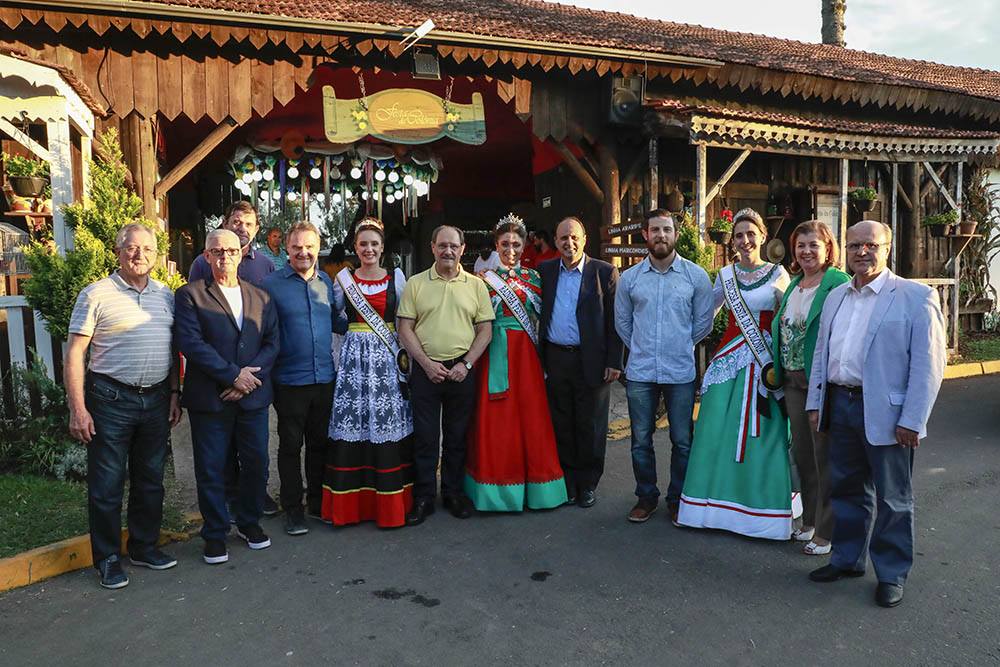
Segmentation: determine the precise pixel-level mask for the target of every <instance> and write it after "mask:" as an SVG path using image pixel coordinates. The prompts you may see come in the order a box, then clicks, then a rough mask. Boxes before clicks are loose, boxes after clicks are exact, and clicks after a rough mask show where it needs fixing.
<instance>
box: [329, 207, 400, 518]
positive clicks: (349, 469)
mask: <svg viewBox="0 0 1000 667" xmlns="http://www.w3.org/2000/svg"><path fill="white" fill-rule="evenodd" d="M384 244H385V233H384V231H383V228H382V223H381V222H379V220H377V219H376V218H364V219H362V220H360V221H359V222H358V224H357V227H356V228H355V233H354V249H355V251H356V252H357V255H358V259H359V260H360V266H359V267H358V268H357V269H356V270H354V271H352V270H351V269H350V268H349V267H347V268H344V269H342V270H341V271H340V272H339V273H338V274H337V278H336V280H334V282H333V296H334V300H335V304H334V305H335V307H336V308H337V310H338V313H343V312H344V311H345V310H346V313H347V319H348V321H349V323H350V324H349V327H348V331H347V334H346V335H345V336H344V342H343V345H342V347H341V349H340V364H339V371H338V373H337V381H336V385H335V386H334V391H333V414H332V416H331V418H330V433H329V437H330V447H329V450H328V451H329V453H328V456H327V466H326V472H325V476H324V481H323V519H324V520H326V521H331V522H332V523H333V524H334V525H337V526H343V525H347V524H353V523H358V522H360V521H375V522H376V523H377V524H378V526H379V527H380V528H396V527H399V526H402V525H403V524H404V523H405V517H406V513H407V511H409V509H410V505H411V503H412V497H411V493H412V487H413V450H412V447H413V445H412V442H411V438H412V436H411V434H412V433H413V415H412V413H411V412H410V403H409V401H408V400H406V398H404V396H403V391H402V385H401V384H400V381H401V377H400V373H399V370H398V369H397V356H396V352H395V351H394V350H393V349H391V346H394V345H395V346H396V350H398V344H397V343H396V331H395V315H396V304H398V303H399V299H400V298H401V296H402V293H403V286H404V285H405V284H406V279H405V278H404V277H403V273H402V272H401V271H400V270H399V269H396V270H395V272H394V273H392V274H390V273H389V272H388V271H386V270H385V269H384V268H382V266H381V259H382V251H383V248H384Z"/></svg>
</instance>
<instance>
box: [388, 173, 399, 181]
mask: <svg viewBox="0 0 1000 667" xmlns="http://www.w3.org/2000/svg"><path fill="white" fill-rule="evenodd" d="M398 180H399V174H397V173H396V172H394V171H390V172H389V182H390V183H395V182H396V181H398Z"/></svg>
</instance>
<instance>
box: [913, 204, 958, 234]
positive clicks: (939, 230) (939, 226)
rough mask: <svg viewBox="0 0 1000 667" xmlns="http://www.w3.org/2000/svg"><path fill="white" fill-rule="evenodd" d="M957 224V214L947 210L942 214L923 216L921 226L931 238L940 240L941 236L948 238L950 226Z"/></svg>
mask: <svg viewBox="0 0 1000 667" xmlns="http://www.w3.org/2000/svg"><path fill="white" fill-rule="evenodd" d="M957 222H958V213H957V212H956V211H955V210H953V209H952V210H948V211H945V212H944V213H932V214H931V215H925V216H924V219H923V220H922V221H921V225H922V226H924V227H926V228H927V229H928V230H929V231H930V233H931V236H933V237H935V238H941V237H943V236H948V234H949V233H950V232H951V226H952V225H954V224H955V223H957Z"/></svg>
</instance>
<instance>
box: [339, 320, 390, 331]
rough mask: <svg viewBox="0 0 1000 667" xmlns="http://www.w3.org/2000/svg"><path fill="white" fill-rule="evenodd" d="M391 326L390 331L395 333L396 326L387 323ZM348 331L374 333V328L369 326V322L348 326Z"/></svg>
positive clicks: (354, 323)
mask: <svg viewBox="0 0 1000 667" xmlns="http://www.w3.org/2000/svg"><path fill="white" fill-rule="evenodd" d="M386 324H388V325H389V331H395V330H396V325H395V323H393V322H386ZM347 330H348V331H372V328H371V327H370V326H368V323H367V322H351V323H350V324H348V325H347Z"/></svg>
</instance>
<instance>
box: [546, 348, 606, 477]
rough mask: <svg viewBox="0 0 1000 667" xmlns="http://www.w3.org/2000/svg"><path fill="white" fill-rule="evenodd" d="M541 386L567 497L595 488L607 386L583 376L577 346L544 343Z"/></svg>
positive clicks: (603, 437) (600, 471) (602, 445)
mask: <svg viewBox="0 0 1000 667" xmlns="http://www.w3.org/2000/svg"><path fill="white" fill-rule="evenodd" d="M545 357H546V366H547V367H548V371H549V377H548V378H547V379H546V380H545V389H546V393H547V394H548V397H549V411H550V412H551V413H552V427H553V428H554V429H555V432H556V449H558V451H559V463H560V464H561V465H562V469H563V477H564V478H565V480H566V489H567V491H568V493H569V495H570V496H574V495H576V494H577V492H582V491H584V490H586V489H596V488H597V483H598V482H599V481H600V479H601V475H602V474H604V451H605V449H606V448H607V444H608V408H609V407H610V405H611V385H610V384H607V383H605V384H602V385H600V386H597V387H591V386H590V385H588V384H587V383H586V381H585V380H584V379H583V359H582V358H581V356H580V351H579V349H577V350H574V351H570V350H567V349H564V348H562V347H556V346H555V345H552V344H547V348H546V350H545Z"/></svg>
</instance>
